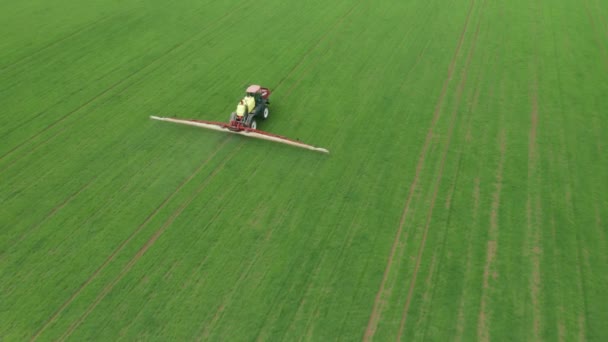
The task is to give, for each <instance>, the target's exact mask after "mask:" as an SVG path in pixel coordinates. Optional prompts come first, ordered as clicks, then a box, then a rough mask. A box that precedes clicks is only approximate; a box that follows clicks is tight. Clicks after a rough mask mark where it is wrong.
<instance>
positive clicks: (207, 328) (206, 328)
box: [196, 155, 295, 341]
mask: <svg viewBox="0 0 608 342" xmlns="http://www.w3.org/2000/svg"><path fill="white" fill-rule="evenodd" d="M268 156H269V155H266V156H264V157H263V158H261V159H260V163H263V162H264V161H265V160H266V158H267V157H268ZM257 160H258V158H256V159H254V161H253V162H252V164H254V163H255V162H256V161H257ZM258 165H259V163H258ZM294 167H295V164H292V165H291V168H290V170H292V169H293V168H294ZM258 170H259V168H258V167H256V168H255V169H254V171H253V172H252V174H251V177H254V176H255V174H257V172H258ZM276 195H277V192H274V193H273V194H272V196H271V197H270V198H268V199H271V198H275V197H276ZM261 206H262V204H259V205H258V206H257V208H259V207H261ZM291 206H292V203H291V200H288V201H287V204H286V207H287V208H288V209H287V210H285V212H283V213H282V215H281V218H280V219H279V221H278V222H277V223H276V224H274V225H272V226H271V228H270V229H269V230H268V231H267V232H266V235H264V240H263V241H262V243H261V244H262V245H263V247H261V248H256V249H255V250H256V252H255V254H254V256H253V257H252V258H251V259H250V262H249V264H248V265H247V267H246V269H245V270H244V271H243V272H241V275H240V276H239V278H238V279H237V281H236V283H235V284H234V285H233V288H232V290H231V291H230V293H229V294H227V295H225V296H224V297H223V299H222V303H221V304H220V305H219V307H218V309H217V310H216V312H215V314H214V315H213V317H212V318H211V321H210V322H209V324H208V325H205V324H203V327H202V328H201V329H199V333H198V334H197V335H198V336H197V338H196V340H197V341H201V340H208V338H209V335H210V334H211V332H212V331H213V329H214V328H215V325H216V324H217V323H218V322H219V321H220V319H221V318H222V317H223V314H224V310H225V309H226V307H227V306H228V305H230V304H231V302H232V300H233V298H234V296H235V294H236V293H237V289H239V287H240V286H241V283H242V282H243V281H244V280H245V278H247V276H248V275H249V273H250V272H251V269H253V266H254V265H255V264H256V262H257V260H258V258H259V257H260V255H261V254H263V252H264V251H265V249H263V248H264V247H266V245H267V243H268V241H270V238H271V237H272V235H273V233H274V231H275V229H276V228H277V227H280V226H281V225H282V224H283V222H284V221H285V220H286V219H287V217H288V213H289V212H290V209H291ZM264 210H265V211H267V210H268V208H264ZM254 211H256V212H257V210H254ZM216 217H217V215H216ZM258 220H259V217H257V218H254V219H253V221H250V222H251V224H252V225H255V224H256V222H257V221H258ZM218 240H219V239H218ZM218 244H219V242H216V243H215V244H214V247H213V248H215V246H217V245H218ZM254 245H256V244H255V243H254ZM209 254H210V253H209ZM207 259H208V256H207V257H206V258H205V260H204V261H203V263H201V265H200V266H199V269H200V268H201V267H202V266H203V265H204V263H205V262H206V260H207Z"/></svg>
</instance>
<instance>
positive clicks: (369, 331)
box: [363, 0, 475, 341]
mask: <svg viewBox="0 0 608 342" xmlns="http://www.w3.org/2000/svg"><path fill="white" fill-rule="evenodd" d="M474 5H475V0H471V4H470V6H469V9H468V13H467V16H466V19H465V23H464V26H463V29H462V32H461V34H460V38H459V41H458V45H457V47H456V50H455V52H454V56H453V57H452V60H451V62H450V66H449V68H448V77H447V78H446V80H445V81H444V84H443V88H442V90H441V95H440V96H439V99H438V102H437V105H436V107H435V111H434V113H433V121H432V122H431V126H430V127H429V130H428V132H427V136H426V140H425V142H424V146H423V148H422V151H421V153H420V157H419V159H418V164H417V165H416V173H415V176H414V179H413V181H412V184H411V186H410V190H409V193H408V197H407V199H406V202H405V206H404V209H403V213H402V215H401V219H400V222H399V228H398V229H397V234H396V237H395V239H394V241H393V245H392V247H391V253H390V254H389V258H388V261H387V264H386V268H385V271H384V275H383V277H382V281H381V283H380V288H379V290H378V292H377V294H376V298H375V300H374V305H373V309H372V312H371V315H370V318H369V322H368V325H367V328H366V330H365V334H364V337H363V340H364V341H369V340H371V339H372V338H373V336H374V334H375V332H376V327H377V325H378V322H379V320H380V316H381V307H380V306H381V296H382V294H383V293H384V288H385V286H386V280H387V278H388V274H389V273H390V270H391V266H392V263H393V258H394V255H395V252H396V249H397V246H398V243H399V240H400V238H401V233H402V231H403V226H404V224H405V219H406V218H407V216H408V214H409V210H410V203H411V199H412V197H413V193H414V191H415V190H416V188H417V185H418V181H419V179H420V173H421V171H422V167H423V166H424V161H425V158H426V153H427V151H428V149H429V145H430V143H431V140H432V138H433V131H434V128H435V126H436V124H437V121H438V120H439V117H440V116H441V108H442V107H443V102H444V99H445V97H446V94H447V89H448V84H449V83H450V80H451V79H452V76H453V73H454V69H455V66H456V61H457V59H458V55H459V53H460V50H461V48H462V44H463V42H464V38H465V35H466V32H467V29H468V26H469V21H470V19H471V13H472V12H473V7H474Z"/></svg>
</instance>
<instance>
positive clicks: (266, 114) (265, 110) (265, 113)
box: [263, 107, 270, 120]
mask: <svg viewBox="0 0 608 342" xmlns="http://www.w3.org/2000/svg"><path fill="white" fill-rule="evenodd" d="M268 114H270V112H269V111H268V107H266V108H264V115H263V117H264V120H266V119H268Z"/></svg>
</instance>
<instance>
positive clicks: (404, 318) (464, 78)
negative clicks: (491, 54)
mask: <svg viewBox="0 0 608 342" xmlns="http://www.w3.org/2000/svg"><path fill="white" fill-rule="evenodd" d="M484 5H485V0H484V2H483V3H482V4H481V8H480V14H479V20H478V22H477V28H476V29H475V34H474V36H473V40H472V43H471V48H470V50H469V53H468V55H467V59H466V63H465V66H464V68H463V70H462V75H461V81H460V83H459V84H458V88H457V89H456V103H455V105H454V109H453V110H452V116H451V119H450V123H449V128H448V136H447V141H446V143H445V147H444V149H443V155H442V157H441V162H440V165H439V174H438V175H437V180H436V182H435V190H434V191H433V196H432V198H431V202H430V204H429V211H428V214H427V219H426V225H425V227H424V231H423V234H422V240H421V241H420V245H419V246H418V255H417V257H416V265H415V266H414V273H413V274H412V279H411V281H410V286H409V291H408V295H407V297H406V301H405V306H404V308H403V313H402V316H401V322H400V324H399V332H398V335H397V340H398V341H401V336H402V335H403V331H404V328H405V324H406V322H407V317H408V312H409V308H410V305H411V301H412V298H413V294H414V289H415V287H416V279H417V277H418V271H419V270H420V264H421V262H422V255H423V253H424V249H425V247H426V239H427V236H428V231H429V227H430V224H431V219H432V216H433V209H434V208H435V201H436V199H437V194H438V193H439V188H440V185H441V181H442V179H443V171H444V167H445V161H446V160H447V155H448V151H449V149H450V144H451V141H452V135H453V132H454V126H455V125H456V121H457V118H458V111H459V106H460V101H461V98H462V93H463V91H464V87H465V85H466V82H467V72H468V69H469V66H470V65H471V60H472V58H473V55H474V53H475V47H476V45H477V40H478V39H477V38H478V36H479V30H480V27H481V20H482V18H483V9H484ZM460 156H461V153H459V157H458V169H457V170H456V179H457V178H458V173H459V170H460V160H461V159H460ZM452 190H453V189H452ZM449 198H450V200H451V195H450V196H449Z"/></svg>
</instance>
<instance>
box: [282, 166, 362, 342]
mask: <svg viewBox="0 0 608 342" xmlns="http://www.w3.org/2000/svg"><path fill="white" fill-rule="evenodd" d="M365 166H366V165H365V164H362V165H361V166H360V168H359V169H358V170H357V172H355V174H361V172H362V171H363V169H364V167H365ZM355 178H356V177H352V178H351V179H350V180H349V181H348V183H347V185H346V186H345V187H344V189H345V190H344V192H341V191H338V193H347V192H348V191H349V190H350V189H351V188H352V186H353V183H354V180H355ZM344 211H347V208H346V205H343V206H342V208H341V209H340V214H342V215H340V217H343V216H344V214H343V213H344ZM357 216H358V215H354V218H353V220H352V221H351V223H350V224H349V226H348V227H349V228H348V229H347V235H348V234H349V232H350V230H351V229H352V226H353V225H354V222H355V219H356V218H357ZM319 217H321V216H319ZM339 222H343V220H339ZM338 227H339V225H337V224H336V225H334V227H333V229H331V230H330V231H329V232H328V233H327V235H326V236H325V238H324V239H323V240H321V242H320V243H319V245H318V246H317V248H321V249H322V252H321V256H320V257H319V261H318V262H317V264H316V266H315V268H314V270H313V271H312V272H310V273H309V277H308V279H307V282H306V289H305V290H304V291H303V292H302V296H301V298H300V301H299V302H298V307H297V308H296V311H295V313H294V314H293V317H292V319H291V323H290V324H289V326H288V327H287V329H285V331H284V333H283V335H282V337H281V340H285V335H286V334H287V333H288V332H289V331H290V330H292V328H293V325H294V323H295V322H296V318H297V317H298V314H299V313H300V312H301V310H302V308H303V306H304V304H305V303H306V299H307V297H309V294H310V290H311V286H312V284H313V282H314V279H316V278H317V277H318V274H319V271H320V270H321V266H322V265H323V264H324V262H325V260H326V257H327V250H328V249H327V248H324V247H323V246H324V245H326V244H327V242H328V241H332V240H333V238H334V236H335V234H336V233H337V231H338ZM343 251H344V244H343V245H342V248H341V249H340V255H341V254H342V252H343ZM333 269H334V271H335V269H336V265H334V266H333ZM332 273H333V272H332ZM324 297H325V296H322V298H324ZM308 323H309V321H307V324H306V325H307V327H308ZM307 327H306V328H307Z"/></svg>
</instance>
